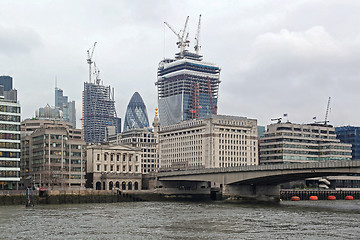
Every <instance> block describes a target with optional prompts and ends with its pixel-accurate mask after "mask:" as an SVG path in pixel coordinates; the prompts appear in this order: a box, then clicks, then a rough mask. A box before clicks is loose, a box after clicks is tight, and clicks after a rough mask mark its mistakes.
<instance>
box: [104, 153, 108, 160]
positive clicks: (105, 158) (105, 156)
mask: <svg viewBox="0 0 360 240" xmlns="http://www.w3.org/2000/svg"><path fill="white" fill-rule="evenodd" d="M106 160H107V155H106V153H105V154H104V161H106Z"/></svg>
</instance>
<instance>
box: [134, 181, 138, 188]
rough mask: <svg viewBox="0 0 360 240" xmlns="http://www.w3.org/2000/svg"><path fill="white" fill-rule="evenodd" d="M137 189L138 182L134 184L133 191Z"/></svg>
mask: <svg viewBox="0 0 360 240" xmlns="http://www.w3.org/2000/svg"><path fill="white" fill-rule="evenodd" d="M138 189H139V184H138V182H134V190H138Z"/></svg>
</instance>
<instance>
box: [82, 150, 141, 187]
mask: <svg viewBox="0 0 360 240" xmlns="http://www.w3.org/2000/svg"><path fill="white" fill-rule="evenodd" d="M141 181H142V177H141V152H140V149H138V148H133V147H130V146H126V145H122V144H121V145H119V144H118V145H109V144H102V145H91V146H88V148H87V187H88V188H93V189H96V190H113V189H115V188H117V189H121V190H140V189H141Z"/></svg>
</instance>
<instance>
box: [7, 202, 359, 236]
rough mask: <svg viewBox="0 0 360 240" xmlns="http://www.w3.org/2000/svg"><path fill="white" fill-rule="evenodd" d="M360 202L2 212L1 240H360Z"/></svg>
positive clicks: (44, 207) (102, 206)
mask: <svg viewBox="0 0 360 240" xmlns="http://www.w3.org/2000/svg"><path fill="white" fill-rule="evenodd" d="M359 217H360V201H348V202H346V201H331V202H330V201H317V202H310V201H301V202H282V203H281V204H279V205H269V206H267V205H244V204H226V203H220V202H215V203H191V202H136V203H113V204H79V205H41V206H35V207H34V208H24V207H22V206H21V207H20V206H6V207H0V223H1V224H0V230H1V235H0V239H64V238H66V239H184V238H186V239H299V238H311V239H324V238H328V239H344V238H346V239H359V238H360V228H359V224H358V223H359V220H358V219H359Z"/></svg>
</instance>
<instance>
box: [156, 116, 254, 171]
mask: <svg viewBox="0 0 360 240" xmlns="http://www.w3.org/2000/svg"><path fill="white" fill-rule="evenodd" d="M159 159H160V170H162V171H169V170H187V169H202V168H220V167H235V166H247V165H257V164H258V140H257V121H256V120H255V119H248V118H245V117H236V116H223V115H209V116H208V117H206V118H201V119H193V120H187V121H183V122H181V123H179V124H174V125H170V126H165V127H160V131H159Z"/></svg>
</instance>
